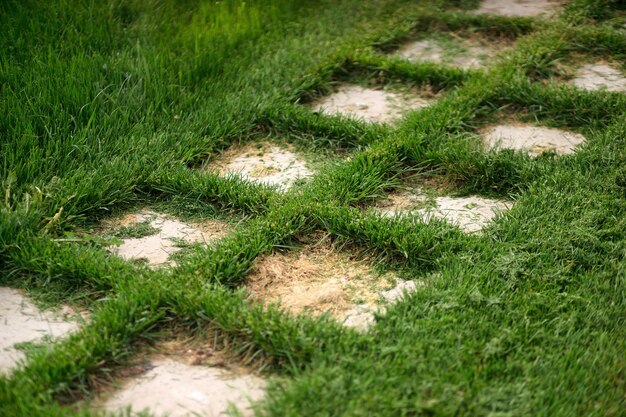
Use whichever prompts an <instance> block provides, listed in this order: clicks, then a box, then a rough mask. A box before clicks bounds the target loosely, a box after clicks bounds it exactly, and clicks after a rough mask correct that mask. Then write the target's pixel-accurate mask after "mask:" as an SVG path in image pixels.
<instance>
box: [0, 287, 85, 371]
mask: <svg viewBox="0 0 626 417" xmlns="http://www.w3.org/2000/svg"><path fill="white" fill-rule="evenodd" d="M77 316H78V313H76V312H75V311H74V310H72V309H71V308H70V307H67V306H64V307H63V308H61V310H60V311H58V312H52V311H41V310H39V309H38V308H37V307H36V306H35V305H34V304H33V303H32V302H31V301H30V300H29V298H28V297H26V296H24V294H23V293H22V292H21V291H19V290H17V289H14V288H7V287H0V374H2V373H8V372H10V371H11V370H12V369H14V368H15V367H16V366H17V365H18V363H19V361H21V360H22V359H24V357H25V355H24V353H23V352H22V351H20V350H19V349H17V348H16V344H19V343H25V342H35V343H38V342H41V341H42V338H57V337H61V336H63V335H66V334H68V333H69V332H71V331H73V330H76V329H77V328H78V322H77V321H76V320H71V319H72V318H77Z"/></svg>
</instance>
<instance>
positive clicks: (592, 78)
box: [572, 64, 626, 93]
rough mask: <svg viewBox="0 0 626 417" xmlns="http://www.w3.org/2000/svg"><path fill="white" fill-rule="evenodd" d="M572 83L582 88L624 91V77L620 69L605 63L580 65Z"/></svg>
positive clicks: (625, 88) (625, 84) (625, 78)
mask: <svg viewBox="0 0 626 417" xmlns="http://www.w3.org/2000/svg"><path fill="white" fill-rule="evenodd" d="M572 84H574V85H575V86H576V87H578V88H582V89H584V90H591V91H597V90H604V91H619V92H622V93H624V92H626V77H624V74H623V73H622V71H620V70H618V69H617V68H614V67H612V66H610V65H606V64H588V65H584V66H582V67H581V68H580V69H579V70H578V72H577V74H576V78H574V79H573V80H572Z"/></svg>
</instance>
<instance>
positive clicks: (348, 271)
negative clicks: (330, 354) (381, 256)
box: [246, 243, 416, 330]
mask: <svg viewBox="0 0 626 417" xmlns="http://www.w3.org/2000/svg"><path fill="white" fill-rule="evenodd" d="M394 282H395V284H394ZM246 286H247V289H248V293H249V294H250V297H251V299H252V300H257V301H262V302H264V303H279V305H280V306H281V308H283V309H285V310H287V311H289V312H291V313H294V314H299V313H303V312H308V313H311V314H312V315H313V316H319V315H321V314H324V313H328V314H330V315H331V316H333V317H335V318H336V319H337V320H339V321H340V322H342V323H343V324H344V325H345V326H347V327H354V328H356V329H359V330H366V329H367V328H369V326H370V325H371V324H373V323H374V321H375V320H374V313H375V312H377V311H382V310H381V307H380V306H379V304H389V303H394V302H397V301H398V300H400V298H402V296H403V295H404V294H405V293H406V292H412V291H415V288H416V286H415V283H413V282H410V281H402V280H399V279H397V278H396V277H395V276H394V275H393V274H385V275H382V276H379V275H376V274H374V273H373V271H372V266H371V262H369V261H367V260H360V261H357V260H353V259H351V258H350V257H349V256H348V255H346V254H344V253H341V252H337V251H335V250H333V249H332V247H330V245H328V244H325V243H323V244H319V243H317V244H314V245H307V246H305V247H304V248H303V249H302V250H300V251H298V252H296V251H292V252H288V253H286V254H281V253H274V254H271V255H267V256H263V257H261V258H259V259H257V260H256V262H255V266H254V268H253V269H252V271H251V272H250V274H249V275H248V277H247V285H246ZM390 287H392V288H391V289H390V290H385V289H388V288H390Z"/></svg>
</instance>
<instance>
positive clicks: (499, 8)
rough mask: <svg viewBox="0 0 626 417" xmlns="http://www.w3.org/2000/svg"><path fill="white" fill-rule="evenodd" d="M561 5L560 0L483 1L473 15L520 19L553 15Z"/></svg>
mask: <svg viewBox="0 0 626 417" xmlns="http://www.w3.org/2000/svg"><path fill="white" fill-rule="evenodd" d="M562 4H563V2H562V1H560V0H484V1H483V2H482V3H481V4H480V6H479V7H478V9H476V10H475V13H478V14H483V13H486V14H496V15H501V16H522V17H533V16H540V15H554V14H555V13H556V12H557V11H558V9H559V8H560V7H561V6H562Z"/></svg>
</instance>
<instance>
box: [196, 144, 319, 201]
mask: <svg viewBox="0 0 626 417" xmlns="http://www.w3.org/2000/svg"><path fill="white" fill-rule="evenodd" d="M208 169H209V170H211V169H215V170H217V171H219V172H220V173H221V174H222V175H233V174H237V175H241V176H242V177H243V178H245V179H247V180H249V181H252V182H257V183H263V184H268V185H276V186H278V187H279V188H280V189H282V190H287V189H289V188H291V187H292V186H293V185H294V183H295V182H296V181H297V180H298V179H304V178H308V177H310V176H311V175H313V173H312V171H311V170H310V169H309V168H308V167H307V165H306V163H305V162H304V161H302V160H301V159H299V158H298V156H297V155H296V154H295V153H293V152H291V151H290V150H288V149H283V148H281V147H278V146H275V145H272V144H270V143H261V144H249V145H246V146H234V147H233V148H231V149H229V150H227V151H225V152H223V153H222V154H221V155H220V156H219V157H218V158H217V159H216V160H215V161H213V162H212V163H211V164H210V165H209V166H208Z"/></svg>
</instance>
